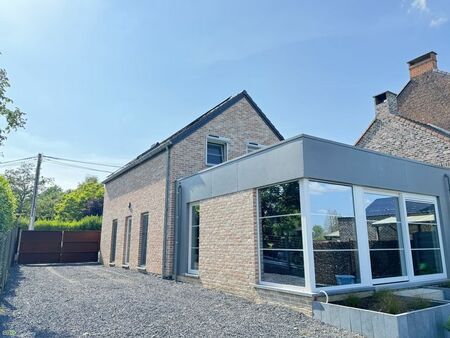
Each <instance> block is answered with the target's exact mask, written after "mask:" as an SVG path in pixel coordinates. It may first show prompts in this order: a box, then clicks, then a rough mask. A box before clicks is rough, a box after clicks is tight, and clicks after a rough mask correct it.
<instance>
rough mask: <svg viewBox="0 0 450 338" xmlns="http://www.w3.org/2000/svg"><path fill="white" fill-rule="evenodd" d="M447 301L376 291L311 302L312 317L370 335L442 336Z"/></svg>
mask: <svg viewBox="0 0 450 338" xmlns="http://www.w3.org/2000/svg"><path fill="white" fill-rule="evenodd" d="M449 315H450V304H449V303H445V302H439V301H435V300H427V299H423V298H413V297H404V296H399V295H395V294H392V293H388V292H379V293H376V294H374V295H372V296H369V297H364V298H357V297H354V296H349V297H347V298H346V299H344V300H340V301H336V302H333V303H322V302H318V301H315V302H313V317H314V318H315V319H319V320H321V321H322V322H325V323H327V324H331V325H333V326H336V327H339V328H342V329H346V330H349V331H351V332H356V333H360V334H363V335H364V336H366V337H370V338H391V337H392V338H408V337H417V338H422V337H423V338H438V337H446V334H447V331H446V329H445V328H444V324H445V322H446V321H447V319H448V317H449Z"/></svg>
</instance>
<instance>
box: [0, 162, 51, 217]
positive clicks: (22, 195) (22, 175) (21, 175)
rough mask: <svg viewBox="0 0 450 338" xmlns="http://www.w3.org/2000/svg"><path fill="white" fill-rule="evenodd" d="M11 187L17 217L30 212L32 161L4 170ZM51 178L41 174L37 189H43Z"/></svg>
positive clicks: (32, 181) (33, 175)
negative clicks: (15, 203)
mask: <svg viewBox="0 0 450 338" xmlns="http://www.w3.org/2000/svg"><path fill="white" fill-rule="evenodd" d="M5 177H6V178H7V179H8V181H9V184H10V185H11V189H12V191H13V193H14V196H15V198H16V201H17V217H20V216H22V215H28V214H29V213H30V206H31V197H32V195H33V187H34V177H35V166H34V164H32V163H23V164H22V165H21V166H20V167H19V168H16V169H9V170H6V171H5ZM52 181H53V179H51V178H46V177H43V176H41V177H40V179H39V191H38V193H41V192H43V191H45V187H46V184H48V183H50V182H52Z"/></svg>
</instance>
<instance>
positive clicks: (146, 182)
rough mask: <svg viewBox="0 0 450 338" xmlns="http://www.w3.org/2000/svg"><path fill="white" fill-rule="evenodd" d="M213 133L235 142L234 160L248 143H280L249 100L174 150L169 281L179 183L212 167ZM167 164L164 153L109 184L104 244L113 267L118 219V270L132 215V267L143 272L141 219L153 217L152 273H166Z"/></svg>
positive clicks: (149, 252) (149, 261)
mask: <svg viewBox="0 0 450 338" xmlns="http://www.w3.org/2000/svg"><path fill="white" fill-rule="evenodd" d="M208 134H214V135H218V136H222V137H226V138H228V139H229V140H230V142H229V144H228V146H229V152H228V155H229V156H228V158H229V159H232V158H235V157H237V156H241V155H243V154H245V153H246V142H248V141H250V142H256V143H260V144H264V145H271V144H274V143H276V142H279V140H278V138H277V137H276V135H275V134H274V133H273V131H272V130H271V129H270V128H269V127H268V126H267V124H266V123H265V122H264V121H263V120H262V119H261V117H260V116H259V115H258V114H257V113H256V112H255V110H254V109H253V107H252V106H251V105H250V104H249V102H248V101H247V100H246V99H245V98H243V99H241V100H240V101H239V102H237V103H236V104H235V105H233V106H232V107H230V108H228V109H227V110H226V111H225V112H223V113H222V114H220V115H219V116H217V117H216V118H214V119H213V120H211V121H210V122H209V123H207V124H206V125H204V126H203V127H201V128H199V129H198V130H197V131H195V132H194V133H192V134H191V135H189V136H188V137H187V138H186V139H184V140H182V141H181V142H180V143H177V144H175V145H174V146H173V147H172V148H171V150H170V153H171V155H170V156H171V162H170V191H169V198H170V199H169V200H170V203H169V210H168V241H167V256H166V257H167V265H166V269H165V273H164V275H167V276H169V275H171V274H172V269H173V248H174V241H173V235H174V205H175V194H174V182H175V180H176V179H178V178H181V177H184V176H187V175H190V174H193V173H196V172H198V171H200V170H202V169H205V168H206V164H205V153H206V137H207V135H208ZM166 164H167V152H163V153H161V154H160V155H157V157H155V158H152V159H151V160H149V161H146V162H144V163H143V164H141V165H139V166H138V167H136V168H133V169H132V170H130V171H128V172H127V173H125V174H124V175H122V176H120V177H118V178H116V179H114V180H113V181H111V182H109V183H107V184H106V192H105V201H104V215H103V226H102V242H101V255H102V259H103V262H104V263H105V264H108V262H109V254H110V246H111V228H112V220H113V219H117V220H118V233H117V247H116V265H119V266H120V265H121V264H122V257H123V250H124V236H125V233H124V225H125V218H126V217H127V216H130V215H131V216H132V217H133V226H132V235H131V253H130V268H131V269H134V268H136V267H137V264H138V254H139V229H140V214H141V213H143V212H149V218H150V221H149V235H148V250H147V271H150V272H153V273H157V274H162V272H163V271H162V261H163V260H162V253H163V231H164V207H165V189H166ZM128 203H131V204H132V210H131V211H130V210H128Z"/></svg>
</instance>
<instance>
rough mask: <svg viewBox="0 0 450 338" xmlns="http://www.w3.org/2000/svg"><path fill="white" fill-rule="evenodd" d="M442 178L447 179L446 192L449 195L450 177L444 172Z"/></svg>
mask: <svg viewBox="0 0 450 338" xmlns="http://www.w3.org/2000/svg"><path fill="white" fill-rule="evenodd" d="M444 180H445V181H447V188H448V193H449V195H450V177H449V176H448V174H444Z"/></svg>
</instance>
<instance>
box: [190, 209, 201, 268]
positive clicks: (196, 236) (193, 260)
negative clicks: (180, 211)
mask: <svg viewBox="0 0 450 338" xmlns="http://www.w3.org/2000/svg"><path fill="white" fill-rule="evenodd" d="M189 224H190V226H189V273H194V274H197V273H198V263H199V255H200V205H198V204H191V206H190V209H189Z"/></svg>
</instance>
